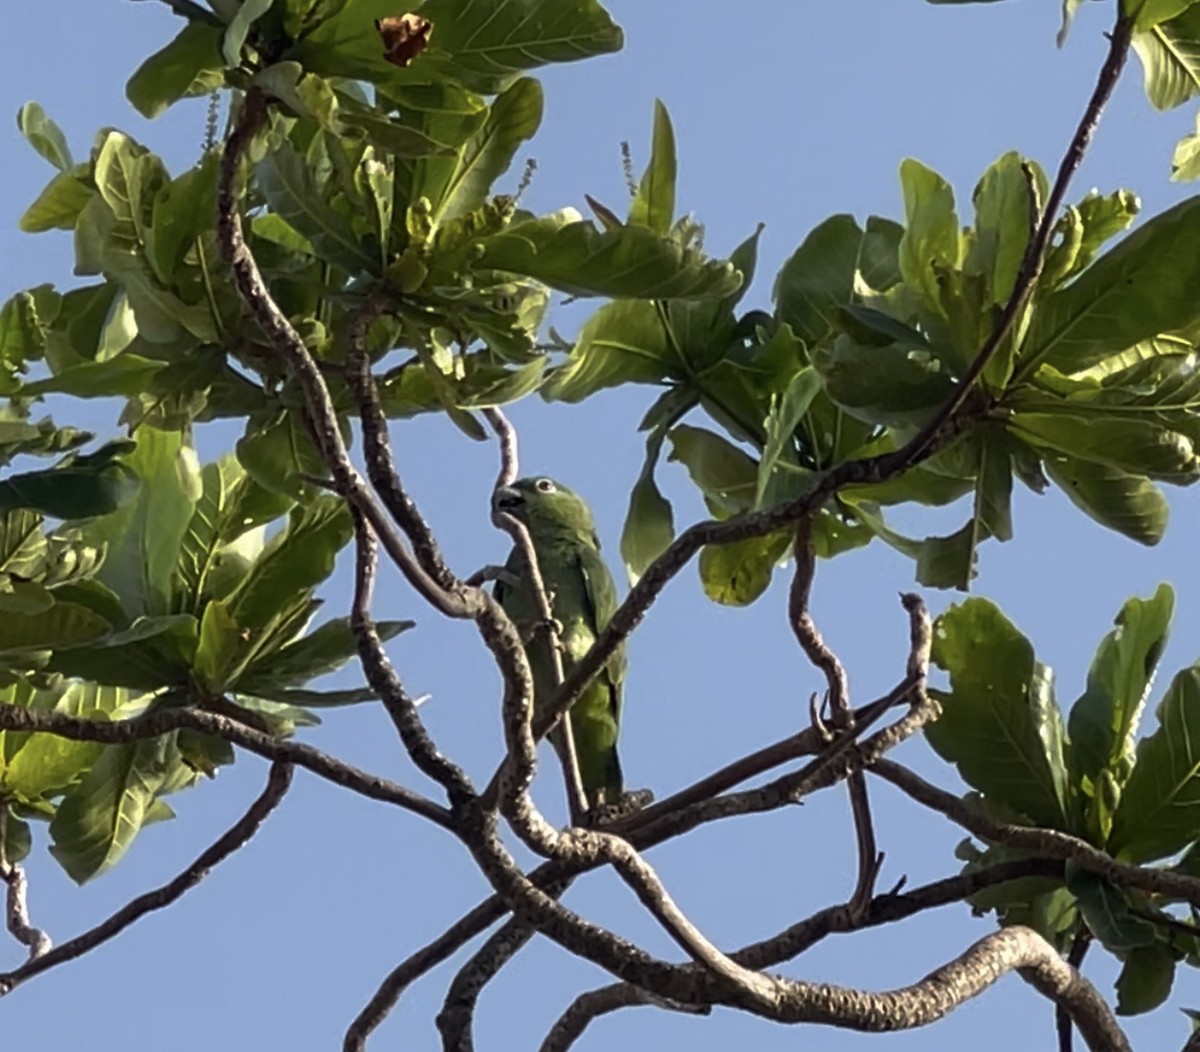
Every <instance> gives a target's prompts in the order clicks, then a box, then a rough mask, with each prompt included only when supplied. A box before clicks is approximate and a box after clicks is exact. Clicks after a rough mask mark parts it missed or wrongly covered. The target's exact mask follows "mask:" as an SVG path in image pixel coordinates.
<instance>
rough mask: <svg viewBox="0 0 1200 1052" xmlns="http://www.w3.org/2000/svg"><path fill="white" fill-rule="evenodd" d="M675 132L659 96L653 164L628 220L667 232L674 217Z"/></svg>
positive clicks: (652, 153)
mask: <svg viewBox="0 0 1200 1052" xmlns="http://www.w3.org/2000/svg"><path fill="white" fill-rule="evenodd" d="M675 170H676V166H675V131H674V129H673V128H672V127H671V117H670V115H669V114H668V113H667V107H666V106H664V105H663V103H662V101H661V100H660V99H655V101H654V138H653V143H652V145H651V148H650V163H649V164H648V165H646V171H645V172H644V173H643V174H642V181H641V183H640V184H639V185H638V191H637V193H636V194H635V195H634V198H633V204H632V205H630V207H629V222H630V223H631V224H632V225H633V226H644V227H645V228H646V229H647V230H653V231H654V232H655V233H658V234H666V233H667V232H668V231H669V230H670V229H671V223H672V221H673V220H674V219H675Z"/></svg>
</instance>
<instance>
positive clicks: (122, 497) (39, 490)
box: [0, 443, 137, 519]
mask: <svg viewBox="0 0 1200 1052" xmlns="http://www.w3.org/2000/svg"><path fill="white" fill-rule="evenodd" d="M118 445H120V446H121V447H123V446H124V443H110V446H109V447H101V448H100V449H99V450H97V451H96V452H95V453H93V454H90V456H89V457H88V458H87V459H83V458H81V457H80V455H79V454H76V453H73V454H69V455H68V457H67V458H65V459H64V460H63V461H62V462H61V463H60V464H59V465H58V466H56V467H53V468H48V469H46V470H44V471H24V472H20V473H18V474H15V475H9V476H7V477H6V478H5V479H4V480H3V481H0V510H13V509H16V508H32V509H33V510H35V511H39V512H41V513H43V514H44V515H50V516H53V517H54V518H57V519H87V518H91V517H92V516H95V515H108V514H110V513H112V512H113V511H115V510H116V509H118V508H120V507H122V506H123V505H127V504H128V503H129V501H130V499H131V498H132V497H133V495H134V493H135V492H136V490H137V479H136V478H135V476H134V475H133V473H132V472H131V471H130V469H129V467H127V466H126V464H124V463H122V462H121V461H119V460H116V459H114V458H113V456H112V455H110V454H108V451H109V449H110V447H113V446H118Z"/></svg>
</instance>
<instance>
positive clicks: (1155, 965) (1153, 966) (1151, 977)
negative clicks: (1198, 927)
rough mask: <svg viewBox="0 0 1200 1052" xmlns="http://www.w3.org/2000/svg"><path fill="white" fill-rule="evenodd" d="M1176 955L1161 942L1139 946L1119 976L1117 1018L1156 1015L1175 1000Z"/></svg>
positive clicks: (1129, 955)
mask: <svg viewBox="0 0 1200 1052" xmlns="http://www.w3.org/2000/svg"><path fill="white" fill-rule="evenodd" d="M1174 983H1175V955H1174V954H1173V953H1171V951H1170V949H1169V948H1168V947H1167V946H1166V945H1165V944H1163V943H1161V942H1155V943H1151V944H1150V945H1149V946H1135V947H1134V948H1133V949H1132V950H1130V951H1129V953H1128V954H1127V955H1126V957H1125V966H1124V967H1123V968H1122V969H1121V974H1120V975H1119V976H1117V982H1116V989H1117V1015H1141V1014H1142V1013H1144V1012H1152V1011H1154V1009H1156V1008H1158V1007H1159V1005H1161V1004H1163V1002H1165V1001H1166V999H1167V998H1168V997H1170V996H1171V987H1172V986H1173V985H1174Z"/></svg>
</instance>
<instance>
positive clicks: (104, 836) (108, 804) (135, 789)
mask: <svg viewBox="0 0 1200 1052" xmlns="http://www.w3.org/2000/svg"><path fill="white" fill-rule="evenodd" d="M179 762H180V758H179V752H178V749H176V747H175V738H174V735H163V736H162V737H160V738H151V739H148V740H146V741H140V742H135V743H133V744H130V745H109V746H107V747H106V748H105V750H104V752H103V753H102V754H101V756H100V758H99V759H98V760H97V761H96V763H95V765H94V766H93V767H92V769H91V770H90V771H88V773H87V774H86V775H85V776H84V778H83V780H82V781H81V782H80V783H79V785H78V786H77V787H76V788H75V789H73V790H72V791H71V792H70V793H68V794H67V796H66V797H64V798H63V801H62V803H61V804H60V805H59V807H58V811H57V813H56V814H55V816H54V819H53V820H52V821H51V823H50V836H51V838H52V839H53V840H54V846H53V847H51V849H50V851H51V854H53V855H54V857H55V858H56V859H57V860H58V862H59V864H60V865H61V866H62V867H63V869H64V870H66V872H67V875H68V876H70V878H71V879H72V880H74V881H75V882H76V883H77V884H83V883H84V882H86V881H88V880H91V879H92V878H93V877H96V876H99V875H100V874H101V873H103V872H105V871H106V870H108V869H110V868H112V866H114V865H116V863H117V862H118V861H120V859H121V857H122V856H123V855H124V854H125V852H126V851H127V850H128V849H129V846H130V844H132V842H133V839H134V837H136V836H137V834H138V832H139V831H140V830H141V827H142V825H143V824H144V823H145V822H146V820H147V817H148V814H149V812H150V809H151V807H152V805H153V804H154V802H155V795H156V793H157V792H158V791H159V789H160V788H161V787H162V785H163V783H164V782H165V780H166V778H167V776H168V773H169V772H170V769H171V767H172V766H173V765H175V764H178V763H179Z"/></svg>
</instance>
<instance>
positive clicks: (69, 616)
mask: <svg viewBox="0 0 1200 1052" xmlns="http://www.w3.org/2000/svg"><path fill="white" fill-rule="evenodd" d="M109 629H110V625H109V623H108V622H107V621H105V620H104V618H102V617H100V616H99V615H98V614H94V613H92V611H91V610H89V609H87V608H86V607H83V606H78V605H76V604H75V603H55V604H54V605H53V606H52V607H50V608H49V609H48V610H43V611H41V612H40V613H29V614H24V615H22V616H20V617H0V651H8V652H12V651H20V650H50V649H53V648H55V647H69V646H74V645H77V644H79V643H86V642H88V641H89V640H93V639H98V638H99V637H101V636H103V635H105V634H106V633H107V632H108V631H109Z"/></svg>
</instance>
